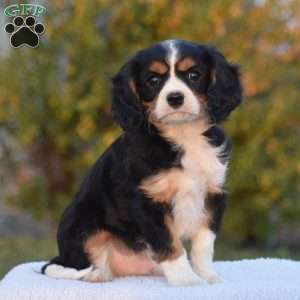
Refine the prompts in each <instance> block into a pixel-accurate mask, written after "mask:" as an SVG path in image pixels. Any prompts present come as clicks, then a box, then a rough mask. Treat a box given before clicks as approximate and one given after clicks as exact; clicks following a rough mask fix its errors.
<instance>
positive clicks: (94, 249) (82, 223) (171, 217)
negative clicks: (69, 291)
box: [42, 40, 242, 285]
mask: <svg viewBox="0 0 300 300" xmlns="http://www.w3.org/2000/svg"><path fill="white" fill-rule="evenodd" d="M112 95H113V97H112V98H113V100H112V111H113V114H114V117H115V119H116V121H117V122H118V123H119V124H120V126H121V127H122V128H123V130H124V132H123V134H122V135H121V136H120V137H119V138H118V139H117V140H116V141H115V142H114V143H113V144H112V145H111V146H110V147H109V148H108V149H107V150H106V151H105V153H104V154H103V155H102V156H101V157H100V158H99V159H98V161H97V162H96V163H95V165H94V166H93V167H92V169H91V171H90V173H89V174H88V176H87V177H86V179H85V180H84V182H83V183H82V185H81V188H80V190H79V192H78V193H77V194H76V196H75V198H74V200H73V202H72V203H71V204H70V206H69V207H68V208H67V209H66V211H65V212H64V214H63V216H62V218H61V222H60V225H59V229H58V234H57V241H58V248H59V255H58V256H57V257H55V258H54V259H53V260H51V261H50V262H49V263H48V264H47V265H45V266H44V267H43V269H42V272H43V273H45V274H47V275H48V276H51V277H54V278H66V279H81V280H86V281H98V282H103V281H108V280H112V279H113V278H115V277H119V276H129V275H164V276H165V277H166V279H167V281H168V282H169V283H170V284H171V285H194V284H201V283H205V282H209V283H215V282H219V281H221V279H220V278H219V277H218V275H217V274H216V272H215V271H214V269H213V250H214V241H215V236H216V233H217V232H218V230H219V228H220V224H221V220H222V215H223V211H224V209H225V206H226V197H227V195H226V194H227V193H226V191H225V189H224V182H225V175H226V170H227V165H228V159H229V153H230V148H231V143H230V141H229V139H228V138H227V137H226V135H225V133H224V131H223V130H222V129H221V128H219V127H217V124H219V123H220V122H222V121H223V120H225V119H226V118H227V117H228V115H229V114H230V112H231V111H232V110H233V109H235V108H236V107H237V106H238V105H239V104H240V103H241V100H242V87H241V82H240V77H239V72H238V68H237V66H235V65H232V64H230V63H228V62H227V60H226V59H225V58H224V56H223V55H222V54H221V53H220V52H219V51H218V50H216V49H214V48H212V47H209V46H206V45H201V44H196V43H192V42H187V41H182V40H168V41H164V42H161V43H158V44H155V45H154V46H152V47H150V48H147V49H145V50H141V51H139V52H138V53H137V54H136V55H135V56H133V57H132V58H131V59H130V60H129V61H128V62H127V63H126V64H125V65H124V66H123V67H122V68H121V70H120V71H119V73H118V74H117V75H116V76H115V77H114V78H113V80H112ZM183 240H190V241H191V245H192V247H191V253H190V258H191V263H190V261H189V259H188V256H187V253H186V250H185V249H184V247H183V244H182V241H183Z"/></svg>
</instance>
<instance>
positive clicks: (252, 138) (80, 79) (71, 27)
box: [0, 0, 300, 241]
mask: <svg viewBox="0 0 300 300" xmlns="http://www.w3.org/2000/svg"><path fill="white" fill-rule="evenodd" d="M255 3H260V4H255ZM299 4H300V3H299V1H298V0H294V1H286V2H285V1H279V0H273V1H272V0H270V1H264V2H262V1H259V2H258V1H245V0H244V1H242V0H231V1H229V0H226V1H171V0H160V1H158V0H154V1H146V0H144V1H142V0H140V1H133V0H129V1H122V2H120V1H105V0H98V1H76V2H75V3H74V4H71V3H69V4H67V3H64V2H63V1H60V0H56V1H51V4H50V3H49V6H48V16H47V18H46V20H45V24H46V33H45V36H43V37H42V41H41V45H40V46H39V48H37V49H34V50H33V49H26V48H21V49H17V50H11V51H10V53H9V55H8V56H7V57H4V58H2V60H1V63H0V124H1V125H3V126H5V128H6V129H7V130H8V131H9V132H10V133H11V134H12V135H14V136H15V137H16V139H18V141H19V142H20V145H21V147H22V149H23V151H24V153H25V154H26V158H27V159H26V163H25V164H24V163H22V164H20V166H19V168H18V170H17V175H16V178H17V179H16V180H17V184H18V186H20V189H19V194H18V196H17V197H15V199H12V197H10V200H9V201H10V202H13V203H14V204H17V205H18V206H20V207H22V208H24V209H26V210H29V211H31V212H32V213H34V214H35V215H36V216H38V217H45V216H49V215H50V217H51V218H53V219H54V220H57V218H58V216H59V215H60V213H61V210H62V208H63V207H64V206H65V205H66V204H67V203H68V202H69V201H70V198H71V196H72V194H73V193H74V192H75V191H76V189H77V188H78V184H79V182H80V181H81V179H82V177H83V175H84V173H85V172H86V170H87V168H88V167H89V166H90V165H91V164H92V163H93V162H94V161H95V159H96V158H97V157H98V156H99V155H100V154H101V152H102V151H103V150H104V149H105V148H106V147H107V146H108V145H109V144H110V143H111V142H112V140H113V139H114V138H115V137H116V136H117V135H118V133H119V129H118V128H116V126H115V125H113V122H112V120H111V116H110V95H109V78H110V77H111V76H112V75H113V74H114V73H115V72H116V71H117V69H118V68H119V67H120V65H121V64H122V63H123V62H124V61H125V60H126V59H127V58H128V57H129V56H130V55H131V54H132V53H134V52H135V51H136V50H138V49H140V48H142V47H144V46H148V45H150V44H151V43H154V42H157V41H160V40H163V39H170V38H182V39H189V40H193V41H199V42H203V43H210V44H213V45H215V46H217V47H219V48H220V49H221V50H222V51H223V52H224V53H225V55H226V56H227V57H229V58H230V59H231V60H232V61H233V62H236V63H239V64H240V65H241V71H242V73H243V81H244V85H245V96H246V101H245V103H244V105H243V106H242V107H241V108H240V109H239V110H238V111H236V112H235V113H234V114H233V115H232V118H231V119H230V120H229V121H228V122H227V123H226V125H225V126H226V128H227V129H228V131H229V134H230V135H231V136H232V137H233V140H234V144H235V147H234V153H233V159H232V161H231V169H230V174H229V175H230V176H229V189H230V192H231V201H230V209H229V210H228V211H227V215H226V220H225V235H226V236H228V237H229V238H231V239H232V236H233V235H234V237H235V239H237V240H239V241H245V240H247V239H253V238H254V239H265V238H266V236H268V235H270V234H274V232H275V233H276V231H277V229H278V226H280V225H281V224H282V223H283V222H285V221H286V220H290V219H293V218H294V219H295V218H299V214H300V204H299V202H297V200H298V199H297V198H298V197H297V195H299V192H300V190H299V189H300V188H299V187H300V184H299V183H300V175H299V174H300V151H299V146H300V139H299V135H300V132H299V128H300V126H299V125H300V104H299V99H298V98H299V87H300V79H299V70H300V61H299V43H300V34H299V32H300V30H299V27H300V24H299V10H298V7H299ZM297 13H298V15H297ZM24 168H25V169H28V168H31V169H33V170H34V172H32V173H31V175H30V176H28V175H27V176H25V175H24ZM25 173H26V172H25ZM22 174H23V175H22ZM274 212H275V214H277V215H278V216H279V217H278V218H277V221H276V222H275V223H274V221H273V219H272V215H273V214H274Z"/></svg>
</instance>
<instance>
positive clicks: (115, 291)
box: [0, 259, 300, 300]
mask: <svg viewBox="0 0 300 300" xmlns="http://www.w3.org/2000/svg"><path fill="white" fill-rule="evenodd" d="M42 264H43V263H40V262H38V263H27V264H23V265H20V266H17V267H15V268H14V269H12V270H11V271H10V272H9V273H8V274H7V275H6V276H5V277H4V279H3V280H2V282H1V283H0V300H58V299H59V300H77V299H78V300H121V299H122V300H156V299H163V300H169V299H178V300H185V299H205V300H227V299H230V300H240V299H247V300H250V299H251V300H252V299H253V300H262V299H265V300H267V299H268V300H270V299H272V300H277V299H278V300H279V299H280V300H300V262H296V261H290V260H280V259H256V260H242V261H231V262H216V263H215V268H216V270H217V271H218V273H219V274H220V275H221V276H222V277H223V279H224V283H219V284H215V285H204V286H195V287H171V286H168V284H167V282H166V280H165V279H164V278H162V277H131V278H121V279H116V280H114V281H112V282H107V283H88V282H82V281H72V280H57V279H52V278H48V277H46V276H45V275H41V274H39V270H40V267H41V265H42Z"/></svg>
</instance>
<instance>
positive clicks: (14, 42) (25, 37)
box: [5, 16, 45, 48]
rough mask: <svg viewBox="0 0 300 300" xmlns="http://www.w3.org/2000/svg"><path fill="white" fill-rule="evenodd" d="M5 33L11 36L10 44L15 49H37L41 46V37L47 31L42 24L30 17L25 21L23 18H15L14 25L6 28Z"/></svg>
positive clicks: (10, 24) (9, 24)
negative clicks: (23, 47)
mask: <svg viewBox="0 0 300 300" xmlns="http://www.w3.org/2000/svg"><path fill="white" fill-rule="evenodd" d="M5 31H6V32H7V33H8V34H11V37H10V44H11V46H12V47H14V48H19V47H21V46H23V45H24V46H29V47H31V48H35V47H37V46H38V45H39V36H40V35H42V34H43V33H44V31H45V27H44V25H43V24H42V23H35V19H34V17H32V16H28V17H27V18H26V19H25V21H24V18H23V17H21V16H17V17H15V18H14V20H13V22H12V23H8V24H6V26H5Z"/></svg>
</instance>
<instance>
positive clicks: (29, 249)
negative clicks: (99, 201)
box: [0, 237, 300, 279]
mask: <svg viewBox="0 0 300 300" xmlns="http://www.w3.org/2000/svg"><path fill="white" fill-rule="evenodd" d="M56 251H57V250H56V243H55V240H54V239H53V238H52V239H51V238H47V239H34V238H30V237H17V238H13V239H12V238H10V239H7V238H6V239H0V279H1V278H2V277H3V276H4V275H5V274H6V273H7V272H8V271H9V270H10V269H11V268H13V267H14V266H15V265H17V264H20V263H24V262H29V261H38V260H48V259H50V258H52V257H53V256H54V255H55V254H56ZM256 257H278V258H290V259H296V260H300V250H298V251H291V250H289V249H287V248H276V249H274V250H270V249H268V250H265V249H256V248H241V247H238V246H232V245H228V244H225V243H224V242H222V241H221V242H218V243H217V245H216V254H215V259H216V260H237V259H243V258H256Z"/></svg>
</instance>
